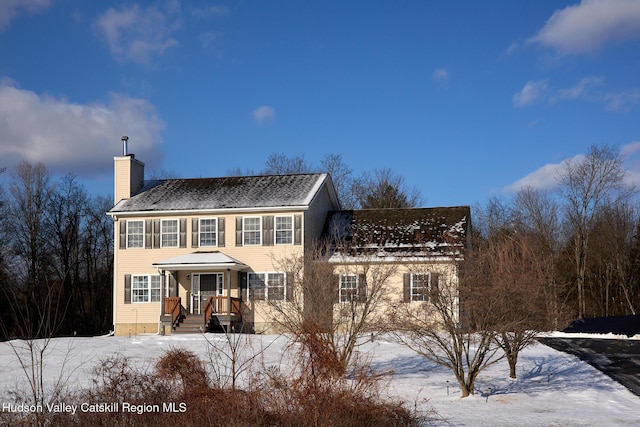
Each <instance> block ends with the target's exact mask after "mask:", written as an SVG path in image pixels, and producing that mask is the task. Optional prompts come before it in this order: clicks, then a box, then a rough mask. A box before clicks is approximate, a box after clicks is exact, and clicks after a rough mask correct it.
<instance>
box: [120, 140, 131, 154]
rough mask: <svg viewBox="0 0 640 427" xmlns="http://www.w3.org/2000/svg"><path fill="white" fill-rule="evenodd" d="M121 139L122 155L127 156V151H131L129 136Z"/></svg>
mask: <svg viewBox="0 0 640 427" xmlns="http://www.w3.org/2000/svg"><path fill="white" fill-rule="evenodd" d="M120 139H121V140H122V155H123V156H126V155H127V151H129V150H128V147H127V142H128V141H129V137H128V136H123V137H122V138H120Z"/></svg>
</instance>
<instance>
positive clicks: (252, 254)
mask: <svg viewBox="0 0 640 427" xmlns="http://www.w3.org/2000/svg"><path fill="white" fill-rule="evenodd" d="M114 162H115V165H114V167H115V168H114V175H115V177H114V178H115V179H114V182H115V188H114V194H115V197H114V198H115V200H114V202H115V205H114V207H113V208H112V209H111V210H109V212H108V215H110V216H111V217H112V218H113V220H114V225H115V226H114V234H115V235H114V242H115V248H114V289H113V296H114V298H113V319H114V333H115V334H116V335H135V334H139V333H144V332H146V333H172V332H173V331H184V330H187V329H188V324H190V323H192V324H193V325H195V326H196V330H198V329H200V330H203V329H204V328H206V329H210V328H213V327H215V326H222V327H225V328H228V327H231V328H234V329H235V330H239V329H240V327H242V328H243V329H244V330H246V331H255V332H265V331H269V330H270V326H271V323H272V319H271V317H270V316H272V315H273V314H272V312H271V310H269V306H268V301H279V300H280V301H287V300H288V299H289V298H291V297H292V294H293V292H294V291H293V290H292V289H291V286H290V285H291V282H292V281H290V280H289V278H288V277H287V276H288V272H287V271H282V270H281V269H279V268H278V267H277V265H278V264H277V262H276V261H277V260H278V259H284V258H291V257H297V256H304V255H305V254H309V253H310V252H311V251H313V250H314V248H315V247H316V245H317V243H318V242H319V241H321V240H322V239H323V238H326V237H328V236H330V237H332V238H335V237H336V236H338V235H339V233H342V235H341V239H340V240H341V242H345V241H346V239H348V240H349V241H351V242H353V243H354V245H352V246H351V248H352V249H353V248H355V247H364V246H368V247H369V248H370V247H371V246H372V245H373V246H376V245H377V246H378V247H379V248H380V254H383V253H384V254H386V255H384V256H382V255H381V256H379V257H377V258H376V257H374V258H373V260H374V261H375V262H379V263H389V262H393V263H396V264H398V263H401V264H402V265H403V269H402V270H401V271H400V270H399V271H400V272H399V273H397V274H396V275H395V276H394V277H391V278H390V281H391V283H390V284H389V286H390V289H391V290H392V292H394V291H393V290H394V289H395V292H396V293H397V299H398V300H399V301H407V302H411V301H420V302H424V301H428V298H429V293H428V292H433V290H435V289H437V287H438V276H439V275H441V274H447V275H452V274H453V275H455V274H456V272H455V270H451V269H447V268H448V267H442V266H438V265H436V264H437V263H438V262H441V263H442V262H444V264H446V262H447V261H448V260H452V259H459V258H461V257H462V256H463V251H464V246H465V245H466V243H465V242H466V241H467V237H466V236H467V233H466V231H467V225H468V223H469V221H468V219H469V208H468V207H456V208H436V209H434V208H430V209H429V208H425V209H408V210H406V209H405V210H402V209H400V210H398V209H392V210H372V211H341V210H340V206H339V203H338V199H337V197H336V192H335V189H334V187H333V184H332V182H331V177H330V176H329V175H328V174H322V173H318V174H296V175H268V176H241V177H223V178H195V179H181V178H180V179H165V180H151V181H145V180H144V164H143V163H142V162H140V161H139V160H138V159H136V158H135V157H134V156H133V155H128V154H126V151H125V153H124V155H123V156H119V157H115V158H114ZM376 230H377V231H376ZM454 231H455V232H454ZM365 232H366V233H370V232H375V233H377V234H376V238H375V239H372V238H370V237H371V236H369V235H365ZM380 233H382V234H380ZM398 233H399V234H398ZM454 235H455V239H456V242H455V243H453V244H452V243H451V242H450V241H445V240H446V239H445V240H443V238H444V237H446V236H454ZM443 236H444V237H443ZM342 237H344V239H343V238H342ZM409 247H411V248H413V249H412V250H409V249H408V248H409ZM443 247H447V248H448V249H447V250H446V251H442V250H441V249H442V248H443ZM342 249H344V248H342ZM334 251H335V253H334V254H332V256H331V259H330V261H332V262H334V263H335V264H336V266H337V268H338V267H339V268H341V269H343V270H344V272H343V273H342V274H341V276H340V277H341V279H340V283H339V285H338V286H339V289H338V301H336V303H340V301H347V300H353V297H354V295H355V294H356V293H357V292H358V289H359V285H358V280H359V278H358V276H357V275H355V274H351V273H349V271H348V268H347V267H348V265H349V264H353V262H357V259H358V257H355V258H353V259H352V260H349V259H348V257H347V256H346V255H348V254H345V253H344V251H342V252H341V248H340V247H336V246H335V245H334ZM434 254H437V256H433V255H434ZM391 255H393V256H391ZM427 258H428V260H427ZM359 259H362V258H359ZM368 259H370V258H368ZM354 260H355V261H354ZM368 262H370V261H368ZM425 262H426V264H425ZM444 264H443V265H444ZM424 265H431V266H432V267H431V270H430V271H431V273H429V272H426V271H425V270H424V269H423V268H422V267H421V266H424ZM454 282H455V280H454ZM360 287H361V285H360ZM249 289H251V292H250V291H249ZM360 292H361V293H362V292H365V291H364V290H361V291H360Z"/></svg>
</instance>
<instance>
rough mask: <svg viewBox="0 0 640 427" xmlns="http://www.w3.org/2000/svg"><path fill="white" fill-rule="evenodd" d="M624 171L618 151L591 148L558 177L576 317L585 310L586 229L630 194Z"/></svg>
mask: <svg viewBox="0 0 640 427" xmlns="http://www.w3.org/2000/svg"><path fill="white" fill-rule="evenodd" d="M625 175H626V173H625V171H624V167H623V159H622V157H621V156H620V152H619V150H617V149H615V148H613V147H610V146H606V145H605V146H600V147H599V146H592V147H591V148H590V149H589V152H588V153H587V154H586V155H585V156H584V157H582V158H580V159H571V160H568V161H567V162H566V163H565V164H564V166H563V168H562V169H561V170H560V172H559V173H558V176H557V179H558V182H559V183H560V184H561V185H562V193H563V197H564V199H565V200H566V202H567V205H566V209H567V211H566V213H567V221H568V225H569V227H570V228H571V230H572V234H573V236H574V237H573V240H574V241H573V254H574V262H575V276H576V279H575V280H576V289H577V292H578V295H577V298H578V317H579V318H583V317H584V316H585V315H586V314H587V313H586V306H585V273H586V266H587V256H588V254H589V249H590V248H589V226H590V224H591V222H592V220H593V217H594V215H595V213H596V212H597V210H598V208H600V207H601V206H602V205H603V204H605V203H607V202H611V201H614V200H620V199H621V198H624V197H627V196H629V195H630V194H631V193H632V192H633V191H635V190H634V189H633V188H630V187H629V186H627V185H626V184H625V183H624V178H625Z"/></svg>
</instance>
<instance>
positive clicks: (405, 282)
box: [402, 273, 411, 302]
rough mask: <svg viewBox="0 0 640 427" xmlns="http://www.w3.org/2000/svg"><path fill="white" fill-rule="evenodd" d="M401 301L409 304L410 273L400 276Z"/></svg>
mask: <svg viewBox="0 0 640 427" xmlns="http://www.w3.org/2000/svg"><path fill="white" fill-rule="evenodd" d="M402 301H403V302H411V273H404V274H403V275H402Z"/></svg>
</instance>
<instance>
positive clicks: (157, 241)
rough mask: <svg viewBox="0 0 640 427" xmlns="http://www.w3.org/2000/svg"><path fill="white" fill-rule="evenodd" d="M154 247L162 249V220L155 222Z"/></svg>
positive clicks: (155, 220)
mask: <svg viewBox="0 0 640 427" xmlns="http://www.w3.org/2000/svg"><path fill="white" fill-rule="evenodd" d="M153 247H154V248H159V247H160V220H159V219H154V220H153Z"/></svg>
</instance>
